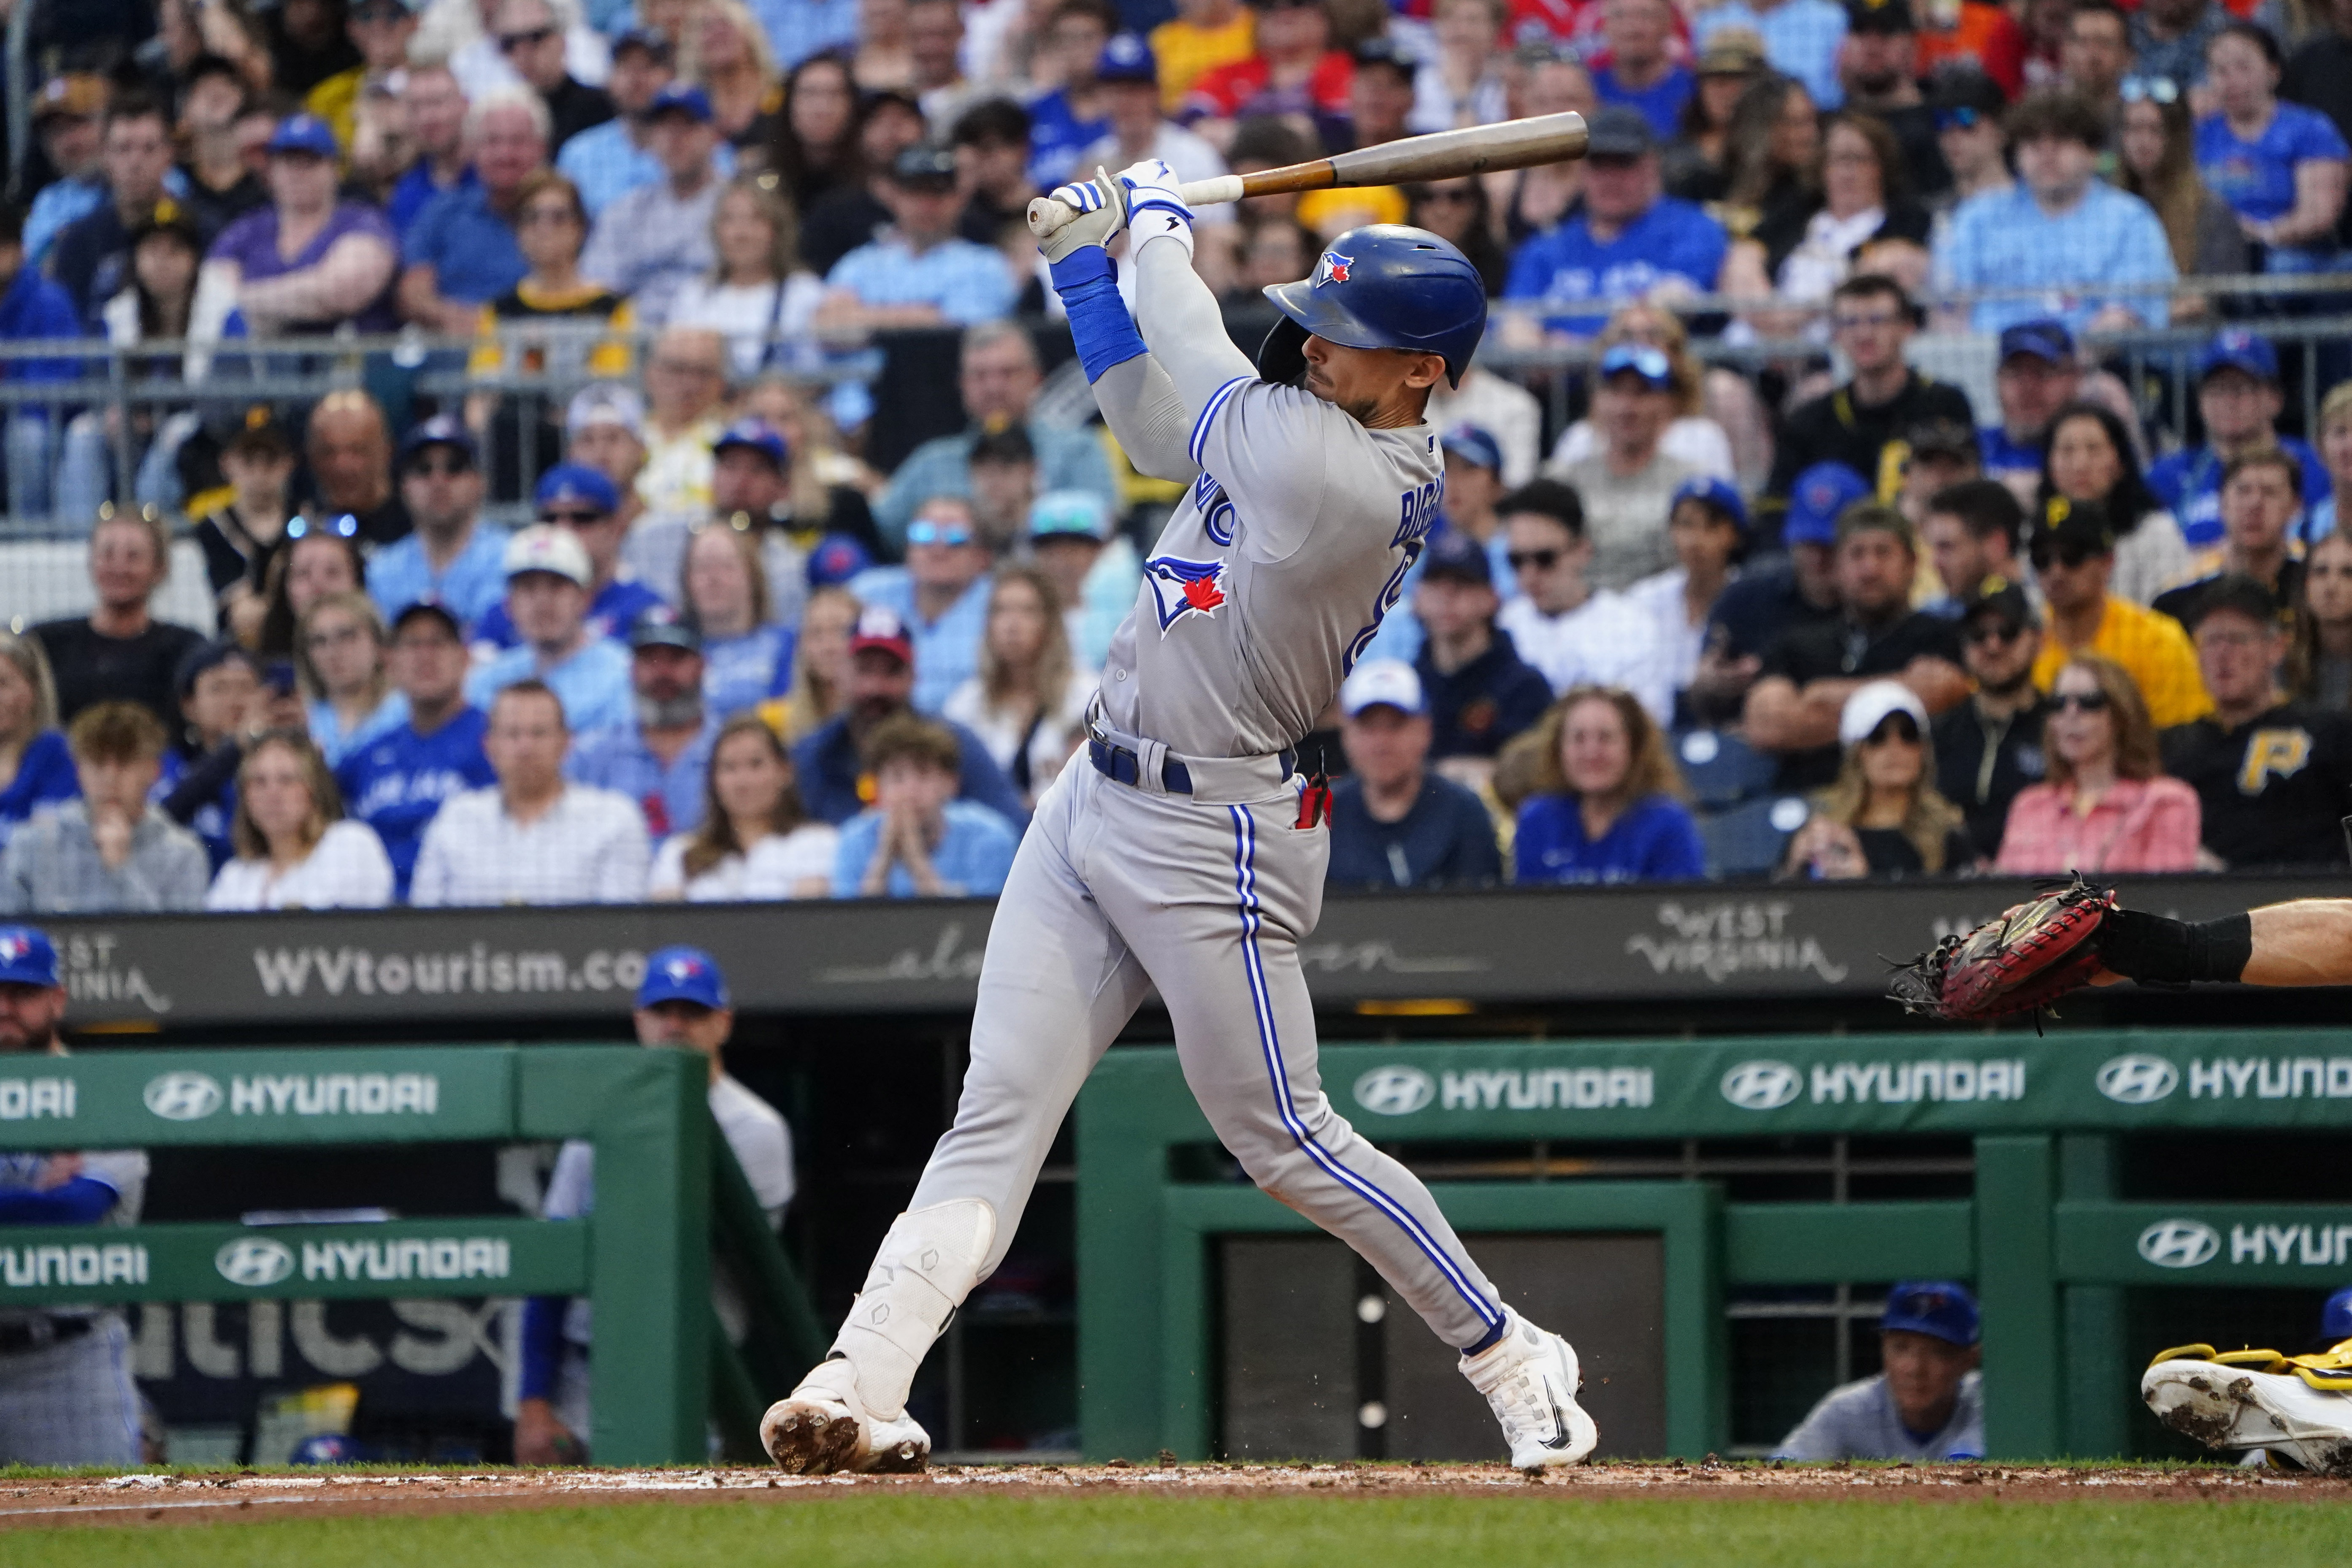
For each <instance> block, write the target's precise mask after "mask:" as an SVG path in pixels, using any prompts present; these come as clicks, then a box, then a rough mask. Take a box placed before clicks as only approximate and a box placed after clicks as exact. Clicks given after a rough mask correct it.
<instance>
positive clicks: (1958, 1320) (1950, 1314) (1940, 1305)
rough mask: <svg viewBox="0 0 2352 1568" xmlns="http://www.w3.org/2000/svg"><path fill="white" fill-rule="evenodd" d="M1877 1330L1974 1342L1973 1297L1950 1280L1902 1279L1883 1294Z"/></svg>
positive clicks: (1956, 1342)
mask: <svg viewBox="0 0 2352 1568" xmlns="http://www.w3.org/2000/svg"><path fill="white" fill-rule="evenodd" d="M1878 1331H1879V1332H1880V1333H1888V1332H1898V1333H1909V1334H1926V1335H1927V1336H1928V1337H1929V1338H1931V1339H1938V1340H1941V1341H1943V1342H1945V1343H1946V1344H1951V1345H1960V1346H1968V1345H1972V1344H1974V1343H1976V1342H1977V1339H1978V1337H1979V1331H1978V1327H1977V1299H1976V1298H1975V1297H1974V1296H1972V1295H1970V1294H1969V1288H1968V1287H1967V1286H1965V1285H1962V1284H1960V1283H1958V1281H1956V1280H1951V1279H1906V1280H1903V1281H1902V1282H1901V1283H1899V1284H1897V1285H1896V1286H1895V1289H1892V1290H1889V1291H1888V1292H1887V1293H1886V1310H1885V1312H1883V1313H1881V1314H1880V1315H1879V1319H1878Z"/></svg>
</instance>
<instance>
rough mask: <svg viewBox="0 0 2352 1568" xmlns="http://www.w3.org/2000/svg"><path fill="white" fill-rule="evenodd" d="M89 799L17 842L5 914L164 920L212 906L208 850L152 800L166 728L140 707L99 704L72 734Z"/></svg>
mask: <svg viewBox="0 0 2352 1568" xmlns="http://www.w3.org/2000/svg"><path fill="white" fill-rule="evenodd" d="M66 743H67V745H68V747H69V748H70V749H71V750H72V752H73V761H74V773H75V776H76V779H77V782H78V783H79V784H80V786H81V798H80V799H79V800H68V801H65V802H62V803H61V804H59V805H58V807H57V808H56V809H55V810H53V811H48V812H45V813H43V814H42V815H40V816H37V817H35V818H34V819H33V820H32V821H30V822H28V823H26V824H25V825H24V826H20V827H18V828H17V829H16V832H15V833H13V834H11V835H10V836H9V838H8V849H7V854H6V856H5V858H0V912H5V913H8V914H156V913H163V912H167V911H170V910H194V909H199V908H202V907H203V904H204V901H205V885H206V884H207V883H208V882H210V881H211V880H212V868H211V866H210V864H209V863H207V862H206V860H205V847H204V846H203V845H201V844H199V843H197V842H196V840H195V837H194V835H193V834H191V833H189V832H188V831H187V829H185V828H184V827H181V826H177V825H176V824H174V823H173V821H172V820H171V818H169V817H167V816H164V815H163V810H162V808H161V807H159V806H156V805H153V804H152V803H151V802H150V801H149V799H148V798H147V797H148V795H149V794H150V792H152V790H153V789H154V787H155V781H156V779H157V778H158V777H160V776H161V774H162V773H163V744H164V735H163V725H162V724H161V723H160V722H158V721H157V720H156V718H155V715H154V714H153V713H152V711H151V710H148V709H146V708H143V707H142V706H140V705H139V704H137V703H133V702H117V701H110V702H100V703H97V704H95V705H94V706H92V707H90V708H89V709H87V710H84V711H83V712H82V714H81V715H80V716H79V718H77V719H75V720H74V721H73V723H72V725H71V726H70V727H69V728H68V730H67V731H66Z"/></svg>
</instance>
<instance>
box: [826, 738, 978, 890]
mask: <svg viewBox="0 0 2352 1568" xmlns="http://www.w3.org/2000/svg"><path fill="white" fill-rule="evenodd" d="M960 750H961V748H960V746H959V745H958V742H957V738H956V736H955V735H954V734H953V733H951V732H950V731H948V730H946V729H944V728H942V727H941V726H940V725H938V724H934V723H932V722H930V721H929V720H925V719H918V718H915V717H913V716H912V715H907V716H902V717H898V718H893V719H890V720H887V721H885V722H884V723H882V724H880V725H878V726H877V728H876V729H875V731H874V733H873V735H872V737H871V738H870V739H869V740H868V741H867V742H866V766H867V767H868V768H869V769H870V770H872V772H873V774H874V805H872V806H871V807H869V808H868V809H866V810H865V811H863V812H860V813H859V814H858V815H857V816H856V817H854V818H852V819H851V820H850V821H849V822H848V823H847V824H845V826H843V827H842V830H841V843H840V847H839V849H838V851H837V853H836V854H835V859H834V869H833V894H834V897H835V898H837V899H855V898H867V899H879V898H893V899H911V898H923V899H944V898H990V897H993V896H994V895H995V894H996V893H998V892H1000V891H1002V890H1003V887H1004V879H1005V877H1006V875H1007V874H1008V873H1009V872H1010V871H1011V870H1012V869H1013V850H1014V848H1015V847H1017V846H1018V845H1019V843H1020V835H1019V834H1018V833H1017V832H1016V831H1015V830H1014V829H1013V826H1012V825H1011V824H1010V823H1008V822H1007V821H1006V820H1005V819H1004V818H1003V816H1000V815H999V814H997V813H996V812H993V811H991V810H990V809H989V808H988V807H986V806H984V805H975V804H973V803H972V802H970V801H964V800H958V799H956V798H955V795H956V792H957V790H958V788H959V787H960V784H959V773H960V771H961V766H962V759H961V755H960V754H959V753H960Z"/></svg>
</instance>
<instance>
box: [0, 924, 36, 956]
mask: <svg viewBox="0 0 2352 1568" xmlns="http://www.w3.org/2000/svg"><path fill="white" fill-rule="evenodd" d="M32 951H33V944H32V943H31V942H26V940H25V939H24V938H23V937H21V936H18V935H17V934H16V932H14V931H10V932H9V933H8V934H7V935H5V936H0V963H16V961H17V960H18V959H20V958H22V957H24V956H25V955H26V953H28V952H32Z"/></svg>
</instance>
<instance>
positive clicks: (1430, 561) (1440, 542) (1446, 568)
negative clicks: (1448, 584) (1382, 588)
mask: <svg viewBox="0 0 2352 1568" xmlns="http://www.w3.org/2000/svg"><path fill="white" fill-rule="evenodd" d="M1421 575H1422V580H1423V582H1427V581H1428V580H1429V579H1430V578H1433V577H1444V578H1448V579H1450V580H1452V581H1454V582H1456V583H1476V584H1481V585H1482V586H1485V587H1489V588H1491V587H1493V586H1494V585H1495V563H1494V562H1493V561H1492V560H1491V559H1489V558H1488V557H1487V554H1486V546H1485V545H1483V544H1481V543H1479V542H1477V541H1476V540H1475V539H1473V538H1471V537H1470V536H1469V535H1468V534H1466V533H1465V532H1463V531H1462V530H1460V529H1458V528H1449V529H1447V530H1446V531H1444V532H1443V533H1441V534H1439V535H1438V536H1437V537H1436V538H1435V539H1433V540H1431V541H1430V542H1429V552H1428V553H1427V554H1425V555H1423V557H1422V558H1421Z"/></svg>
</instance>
